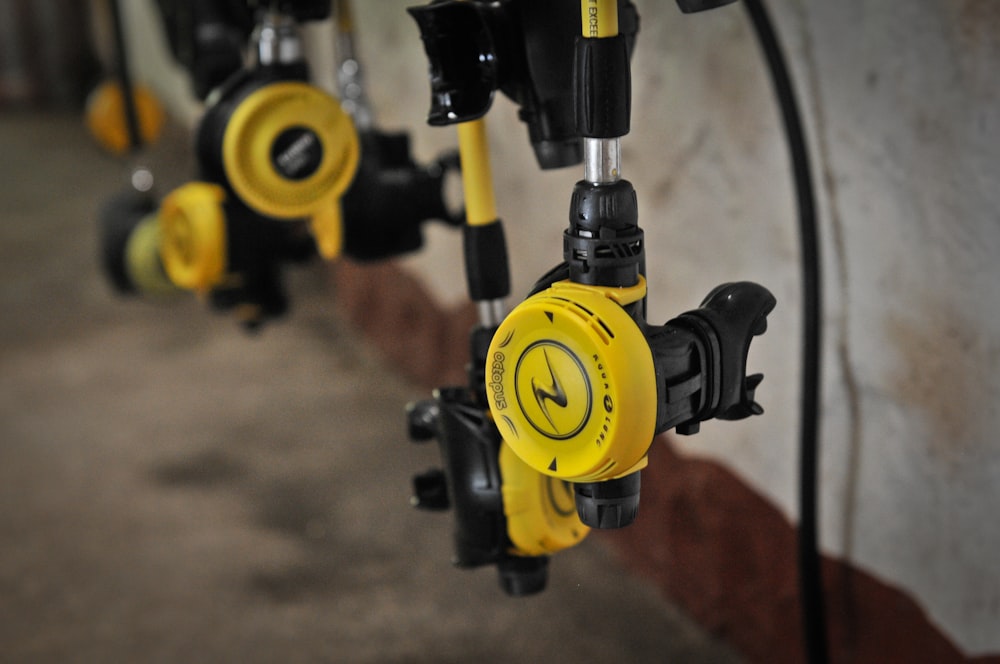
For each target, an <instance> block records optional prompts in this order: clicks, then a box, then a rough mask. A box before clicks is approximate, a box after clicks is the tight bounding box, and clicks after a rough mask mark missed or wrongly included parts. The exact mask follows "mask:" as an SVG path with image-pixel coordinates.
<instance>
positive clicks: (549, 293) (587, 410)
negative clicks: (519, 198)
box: [486, 279, 656, 482]
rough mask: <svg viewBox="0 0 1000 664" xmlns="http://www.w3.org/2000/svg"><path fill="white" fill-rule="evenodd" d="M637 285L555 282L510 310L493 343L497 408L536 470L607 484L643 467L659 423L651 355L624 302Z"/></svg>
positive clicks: (641, 287) (491, 383)
mask: <svg viewBox="0 0 1000 664" xmlns="http://www.w3.org/2000/svg"><path fill="white" fill-rule="evenodd" d="M644 294H645V281H644V280H642V279H640V281H639V283H638V284H637V285H636V286H633V287H631V288H604V287H595V286H585V285H581V284H575V283H572V282H569V281H563V282H559V283H556V284H554V285H553V286H552V287H551V288H549V289H547V290H545V291H543V292H541V293H538V294H536V295H534V296H532V297H530V298H528V299H527V300H525V301H524V302H523V303H521V304H520V305H519V306H518V307H516V308H515V309H514V311H512V312H511V314H510V315H509V316H507V318H506V319H505V320H504V321H503V323H502V324H501V325H500V327H499V329H498V330H497V332H496V334H495V335H494V337H493V341H492V342H491V344H490V349H489V357H488V360H487V366H486V375H487V392H488V399H489V406H490V411H491V412H492V414H493V418H494V420H495V422H496V424H497V427H498V428H499V430H500V434H501V435H502V436H503V438H504V440H505V441H506V442H507V444H508V445H510V447H511V449H512V450H513V451H514V452H515V453H516V454H517V456H519V457H520V458H521V459H523V460H524V461H525V462H526V463H527V464H528V465H529V466H531V467H532V468H534V469H535V470H537V471H539V472H541V473H545V474H547V475H551V476H553V477H558V478H562V479H565V480H570V481H578V482H582V481H599V480H603V479H611V478H613V477H619V476H621V475H625V474H627V473H629V472H632V471H634V470H638V469H639V468H641V467H643V466H644V465H645V458H646V457H645V455H646V452H647V451H648V449H649V446H650V444H651V443H652V440H653V434H654V429H655V427H656V378H655V370H654V366H653V357H652V353H651V352H650V350H649V344H648V343H647V342H646V339H645V337H644V336H643V334H642V331H641V330H640V329H639V326H638V325H637V324H636V322H635V321H634V320H632V318H631V316H629V314H628V312H626V311H625V309H624V308H623V305H627V304H630V303H632V302H636V301H638V300H639V299H641V298H642V297H643V296H644Z"/></svg>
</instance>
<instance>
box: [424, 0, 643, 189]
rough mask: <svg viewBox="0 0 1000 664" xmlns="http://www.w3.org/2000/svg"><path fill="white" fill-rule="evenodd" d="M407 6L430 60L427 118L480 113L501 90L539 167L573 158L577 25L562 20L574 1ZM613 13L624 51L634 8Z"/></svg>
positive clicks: (452, 119)
mask: <svg viewBox="0 0 1000 664" xmlns="http://www.w3.org/2000/svg"><path fill="white" fill-rule="evenodd" d="M408 11H409V12H410V14H411V15H412V16H413V18H414V20H416V22H417V25H418V26H419V28H420V32H421V37H422V39H423V42H424V50H425V51H426V53H427V57H428V60H429V63H430V82H431V108H430V112H429V113H428V122H429V123H430V124H432V125H445V124H454V123H458V122H466V121H469V120H474V119H476V118H479V117H482V116H483V115H485V114H486V112H487V111H488V110H489V109H490V107H491V105H492V103H493V98H494V95H495V92H496V91H497V90H500V91H502V92H503V93H504V94H505V95H506V96H507V97H509V98H510V99H511V100H513V101H514V102H515V103H516V104H518V106H519V107H520V108H519V112H518V116H519V117H520V119H521V120H522V121H523V122H524V123H525V124H527V125H528V135H529V138H530V140H531V144H532V147H533V148H534V151H535V157H536V160H537V162H538V164H539V166H540V167H541V168H543V169H550V168H562V167H565V166H571V165H574V164H578V163H580V161H581V160H582V159H583V148H582V144H581V134H580V132H579V130H578V127H577V117H576V102H575V100H576V87H577V81H576V74H575V72H576V68H575V65H574V62H575V54H576V42H577V40H578V38H579V36H580V24H579V22H578V21H572V20H567V16H579V15H580V3H579V2H578V1H577V0H546V1H545V2H538V1H537V0H492V1H486V0H446V1H445V2H434V3H431V4H428V5H423V6H420V7H413V8H410V9H409V10H408ZM618 13H619V21H618V23H619V30H620V32H621V35H622V38H621V41H622V43H623V44H624V45H625V46H626V50H627V54H630V53H631V51H632V48H633V46H634V44H635V37H636V34H637V32H638V29H639V18H638V13H637V12H636V10H635V7H634V6H633V4H632V3H631V2H629V1H628V0H620V1H619V3H618ZM596 41H605V40H596ZM612 41H617V40H612ZM599 48H604V47H603V46H602V47H599ZM626 57H627V55H626ZM619 78H620V77H619ZM619 115H620V114H619ZM616 124H617V123H616Z"/></svg>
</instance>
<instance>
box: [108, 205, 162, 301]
mask: <svg viewBox="0 0 1000 664" xmlns="http://www.w3.org/2000/svg"><path fill="white" fill-rule="evenodd" d="M155 211H156V201H155V200H153V197H152V196H150V195H149V194H147V193H143V192H139V191H136V190H135V189H132V188H131V187H129V188H128V189H126V190H124V191H122V192H120V193H118V194H116V195H115V196H112V197H111V198H109V199H108V200H107V201H106V202H105V203H104V205H102V206H101V209H100V211H99V212H98V214H97V232H98V243H99V244H98V247H99V251H100V261H101V267H102V268H103V271H104V274H105V276H106V277H107V279H108V281H109V282H110V283H111V285H112V287H113V288H114V289H115V291H116V292H118V293H119V294H122V295H134V294H136V293H137V292H138V289H137V288H136V286H135V284H134V283H132V278H131V277H130V276H129V273H128V268H127V267H126V264H125V258H126V256H125V250H126V247H127V245H128V241H129V238H130V237H131V235H132V231H134V230H135V229H136V226H138V225H139V223H140V222H141V221H142V220H143V219H144V218H145V217H147V216H149V215H151V214H153V213H154V212H155Z"/></svg>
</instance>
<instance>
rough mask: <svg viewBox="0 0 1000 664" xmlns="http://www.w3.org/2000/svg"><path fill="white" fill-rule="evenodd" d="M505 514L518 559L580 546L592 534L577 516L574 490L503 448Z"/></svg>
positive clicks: (501, 469) (502, 467) (506, 447)
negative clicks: (519, 556) (520, 556)
mask: <svg viewBox="0 0 1000 664" xmlns="http://www.w3.org/2000/svg"><path fill="white" fill-rule="evenodd" d="M500 477H501V478H503V484H502V486H503V489H502V491H503V511H504V514H505V515H506V516H507V534H508V535H509V536H510V541H511V542H513V544H514V547H515V549H516V551H514V553H515V554H517V555H522V556H544V555H548V554H551V553H556V552H557V551H562V550H563V549H568V548H570V547H572V546H576V545H577V544H579V543H580V542H581V541H582V540H583V538H584V537H586V536H587V534H588V533H589V532H590V528H588V527H587V526H585V525H583V522H581V521H580V517H579V516H577V513H576V497H575V495H574V493H573V487H572V486H571V485H569V484H567V483H566V482H565V481H564V480H561V479H558V478H555V477H551V476H550V475H543V474H542V473H539V472H538V471H537V470H535V469H534V468H532V467H530V466H529V465H527V464H526V463H524V462H523V461H521V459H520V458H519V457H518V456H517V455H516V454H514V452H512V451H511V449H510V446H508V445H507V444H505V443H504V444H501V445H500Z"/></svg>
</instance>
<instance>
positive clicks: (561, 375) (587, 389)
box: [514, 339, 593, 440]
mask: <svg viewBox="0 0 1000 664" xmlns="http://www.w3.org/2000/svg"><path fill="white" fill-rule="evenodd" d="M514 392H515V396H516V397H517V405H518V407H519V408H520V410H521V413H522V414H523V415H524V417H525V419H526V420H527V421H528V424H530V425H531V426H532V427H533V428H534V429H535V431H537V432H538V433H540V434H542V435H543V436H545V437H546V438H552V439H555V440H566V439H568V438H572V437H574V436H576V435H577V434H578V433H580V431H582V430H583V428H584V427H585V426H586V425H587V422H588V421H589V420H590V415H591V406H592V402H593V388H592V387H591V384H590V378H589V376H588V375H587V372H586V370H585V369H584V366H583V362H581V361H580V358H579V357H577V356H576V354H575V353H574V352H573V351H572V350H571V349H570V348H569V347H568V346H566V345H565V344H562V343H559V342H558V341H552V340H548V339H546V340H542V341H536V342H535V343H533V344H531V345H530V346H528V347H527V348H526V349H525V350H524V352H523V353H521V356H520V357H519V358H518V360H517V366H516V367H515V369H514Z"/></svg>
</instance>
